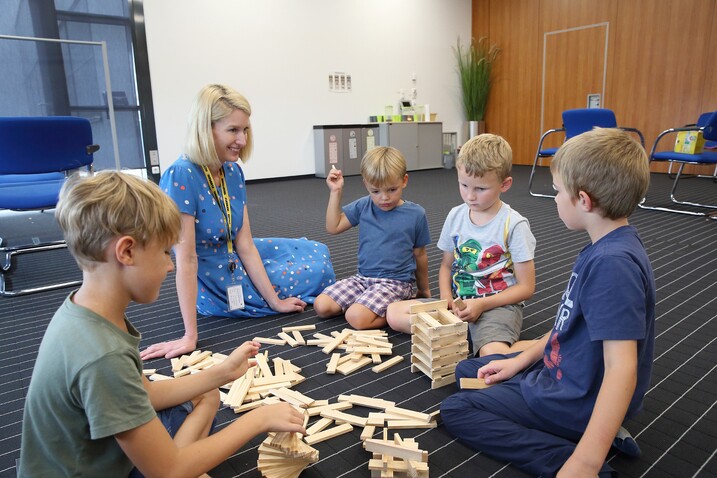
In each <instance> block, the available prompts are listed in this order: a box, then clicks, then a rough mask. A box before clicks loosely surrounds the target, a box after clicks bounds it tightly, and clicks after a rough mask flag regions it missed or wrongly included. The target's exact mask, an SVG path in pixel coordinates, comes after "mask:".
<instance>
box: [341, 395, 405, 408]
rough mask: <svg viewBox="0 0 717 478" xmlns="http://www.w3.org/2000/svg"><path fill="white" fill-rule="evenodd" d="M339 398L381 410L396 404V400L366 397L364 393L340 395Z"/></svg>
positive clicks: (342, 400)
mask: <svg viewBox="0 0 717 478" xmlns="http://www.w3.org/2000/svg"><path fill="white" fill-rule="evenodd" d="M337 400H338V401H339V402H349V403H352V404H353V405H359V406H362V407H368V408H377V409H379V410H385V409H386V408H387V407H395V406H396V402H391V401H389V400H383V399H381V398H373V397H366V396H363V395H339V398H338V399H337Z"/></svg>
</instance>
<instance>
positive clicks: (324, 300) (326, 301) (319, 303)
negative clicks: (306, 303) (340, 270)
mask: <svg viewBox="0 0 717 478" xmlns="http://www.w3.org/2000/svg"><path fill="white" fill-rule="evenodd" d="M337 309H338V311H337ZM314 312H316V315H318V316H319V317H320V318H322V319H328V318H329V317H333V316H335V315H337V314H339V313H340V312H341V307H339V305H338V304H337V303H336V302H334V300H333V299H332V298H331V297H329V296H328V295H326V294H319V295H318V296H317V297H316V299H314Z"/></svg>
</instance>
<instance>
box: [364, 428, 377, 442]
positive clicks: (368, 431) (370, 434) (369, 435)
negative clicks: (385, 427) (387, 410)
mask: <svg viewBox="0 0 717 478" xmlns="http://www.w3.org/2000/svg"><path fill="white" fill-rule="evenodd" d="M374 433H376V427H375V426H373V425H366V426H365V427H364V428H363V431H362V432H361V437H360V438H361V440H368V439H369V438H373V434H374Z"/></svg>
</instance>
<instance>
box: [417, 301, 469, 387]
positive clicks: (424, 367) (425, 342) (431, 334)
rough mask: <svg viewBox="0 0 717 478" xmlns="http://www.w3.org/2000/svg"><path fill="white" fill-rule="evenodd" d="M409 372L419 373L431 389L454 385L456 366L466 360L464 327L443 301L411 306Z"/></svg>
mask: <svg viewBox="0 0 717 478" xmlns="http://www.w3.org/2000/svg"><path fill="white" fill-rule="evenodd" d="M411 332H412V334H413V335H412V336H411V372H417V371H420V372H423V373H424V374H425V375H426V376H428V378H430V379H431V389H435V388H440V387H443V386H445V385H448V384H451V383H455V381H456V377H455V369H456V365H458V362H460V361H461V360H464V359H465V358H467V357H468V324H467V323H466V322H463V321H462V320H461V319H459V318H458V317H456V316H455V315H453V314H452V313H451V312H450V311H449V310H448V304H447V302H446V301H445V300H439V301H435V302H427V303H422V304H416V305H413V306H411Z"/></svg>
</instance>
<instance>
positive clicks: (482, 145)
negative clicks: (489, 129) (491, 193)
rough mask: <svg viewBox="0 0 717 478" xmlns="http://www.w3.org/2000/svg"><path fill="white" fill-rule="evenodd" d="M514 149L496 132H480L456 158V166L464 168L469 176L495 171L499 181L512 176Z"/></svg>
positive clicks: (462, 147)
mask: <svg viewBox="0 0 717 478" xmlns="http://www.w3.org/2000/svg"><path fill="white" fill-rule="evenodd" d="M512 166H513V150H512V149H510V145H509V144H508V142H507V141H506V140H505V139H503V138H501V137H500V136H498V135H495V134H490V133H486V134H479V135H478V136H474V137H472V138H471V139H469V140H468V141H467V142H466V143H465V144H464V145H463V146H461V152H460V154H459V155H458V159H457V160H456V168H463V170H464V171H465V172H466V174H468V175H469V176H473V177H482V176H484V175H485V174H486V173H489V172H491V171H492V172H494V173H495V175H496V176H497V177H498V180H499V181H503V180H505V179H506V178H507V177H509V176H510V171H511V168H512Z"/></svg>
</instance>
